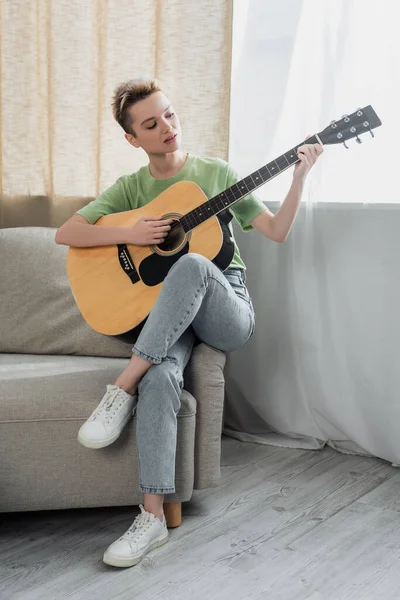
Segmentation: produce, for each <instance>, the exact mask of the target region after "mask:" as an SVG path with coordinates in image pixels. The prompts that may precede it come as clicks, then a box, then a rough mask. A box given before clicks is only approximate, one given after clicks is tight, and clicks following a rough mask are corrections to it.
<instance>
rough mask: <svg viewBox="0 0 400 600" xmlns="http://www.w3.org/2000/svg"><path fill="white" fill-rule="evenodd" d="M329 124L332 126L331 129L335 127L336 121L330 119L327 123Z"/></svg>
mask: <svg viewBox="0 0 400 600" xmlns="http://www.w3.org/2000/svg"><path fill="white" fill-rule="evenodd" d="M329 125H330V126H331V127H332V129H336V127H337V125H336V121H331V122H330V123H329Z"/></svg>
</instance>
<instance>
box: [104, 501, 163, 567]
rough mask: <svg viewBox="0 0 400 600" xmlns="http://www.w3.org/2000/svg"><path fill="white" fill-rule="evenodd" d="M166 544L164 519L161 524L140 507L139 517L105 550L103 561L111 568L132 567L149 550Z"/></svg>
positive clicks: (151, 514)
mask: <svg viewBox="0 0 400 600" xmlns="http://www.w3.org/2000/svg"><path fill="white" fill-rule="evenodd" d="M167 542H168V529H167V523H166V521H165V517H164V520H163V522H162V523H161V521H160V519H157V517H156V516H155V515H153V513H150V512H147V511H146V510H144V508H143V506H142V505H140V515H138V516H137V517H136V519H135V520H134V521H133V523H132V525H131V526H130V527H129V529H128V531H126V532H125V533H124V535H123V536H121V537H120V538H119V539H118V540H117V541H116V542H114V543H113V544H111V546H109V547H108V548H107V550H106V551H105V553H104V556H103V561H104V562H105V563H106V564H107V565H111V566H113V567H133V566H134V565H137V564H138V563H139V562H140V561H141V560H142V558H143V557H144V555H145V554H147V553H148V552H150V550H154V549H155V548H158V547H159V546H162V545H163V544H166V543H167Z"/></svg>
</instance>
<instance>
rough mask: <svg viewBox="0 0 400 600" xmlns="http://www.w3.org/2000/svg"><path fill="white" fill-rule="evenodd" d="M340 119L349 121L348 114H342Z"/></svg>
mask: <svg viewBox="0 0 400 600" xmlns="http://www.w3.org/2000/svg"><path fill="white" fill-rule="evenodd" d="M342 119H343V120H344V122H345V123H348V122H349V121H350V117H349V115H342Z"/></svg>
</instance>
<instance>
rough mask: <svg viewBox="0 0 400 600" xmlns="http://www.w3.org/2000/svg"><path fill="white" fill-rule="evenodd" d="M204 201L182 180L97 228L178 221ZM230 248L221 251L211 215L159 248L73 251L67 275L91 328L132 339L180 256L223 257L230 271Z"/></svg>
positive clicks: (192, 185)
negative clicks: (150, 218) (154, 220)
mask: <svg viewBox="0 0 400 600" xmlns="http://www.w3.org/2000/svg"><path fill="white" fill-rule="evenodd" d="M206 201H207V197H206V196H205V194H204V193H203V191H202V190H201V188H200V187H199V186H198V185H197V184H195V183H193V182H190V181H182V182H179V183H176V184H174V185H172V186H171V187H169V188H168V189H167V190H166V191H165V192H163V193H162V194H160V195H159V196H157V198H155V199H154V200H153V201H152V202H150V203H149V204H147V205H146V206H144V207H142V208H138V209H135V210H130V211H125V212H120V213H113V214H110V215H106V216H104V217H101V218H100V219H99V220H98V221H97V222H96V226H99V227H130V226H131V227H132V226H133V225H135V223H136V222H137V221H138V220H139V219H141V218H142V217H145V216H158V217H161V218H165V219H170V218H172V219H174V218H176V220H178V219H179V218H181V217H182V216H183V215H185V214H186V213H188V212H189V211H191V210H193V209H195V208H197V207H198V206H200V205H201V204H203V203H204V202H206ZM231 246H232V249H231V248H230V249H229V250H228V252H226V251H225V252H224V251H223V248H222V247H223V233H222V229H221V225H220V222H219V219H218V217H217V216H213V217H211V218H209V219H208V220H206V221H204V222H203V223H201V224H200V225H198V226H197V227H196V228H195V229H193V230H191V231H190V232H189V233H185V232H184V231H183V229H182V228H181V227H180V226H178V227H177V228H176V231H175V232H174V234H172V233H171V235H169V236H168V238H167V240H166V241H165V242H164V243H163V244H161V245H159V246H135V245H126V246H125V245H120V246H117V245H113V246H96V247H92V248H70V249H69V251H68V255H67V274H68V278H69V282H70V285H71V289H72V293H73V295H74V297H75V301H76V303H77V305H78V307H79V310H80V311H81V314H82V316H83V318H84V319H85V321H86V322H87V323H88V324H89V325H90V327H92V328H93V329H94V330H96V331H99V332H100V333H103V334H105V335H111V336H114V337H118V338H120V339H124V340H126V341H132V340H134V339H135V338H136V336H137V331H138V329H137V328H138V326H140V324H141V323H142V322H143V321H144V320H145V319H146V318H147V316H148V315H149V313H150V311H151V310H152V308H153V306H154V304H155V302H156V300H157V297H158V295H159V293H160V290H161V288H162V284H163V281H164V278H165V277H166V275H167V274H168V271H169V270H170V268H171V267H172V266H173V264H175V262H177V261H178V260H179V258H180V257H181V256H183V255H184V254H187V253H189V252H195V253H198V254H201V255H202V256H205V257H206V258H208V259H210V260H214V259H215V257H217V255H218V254H221V255H223V254H225V256H224V257H223V258H224V259H225V263H227V264H222V265H221V267H222V268H226V267H227V266H228V265H229V263H230V261H231V259H232V257H233V244H231ZM121 253H122V258H121ZM132 263H133V264H132ZM128 272H130V276H129V275H128Z"/></svg>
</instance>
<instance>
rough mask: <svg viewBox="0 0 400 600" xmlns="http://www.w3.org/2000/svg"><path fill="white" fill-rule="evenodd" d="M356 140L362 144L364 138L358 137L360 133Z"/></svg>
mask: <svg viewBox="0 0 400 600" xmlns="http://www.w3.org/2000/svg"><path fill="white" fill-rule="evenodd" d="M356 142H357V143H358V144H362V139H360V138H359V137H358V135H357V136H356Z"/></svg>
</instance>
